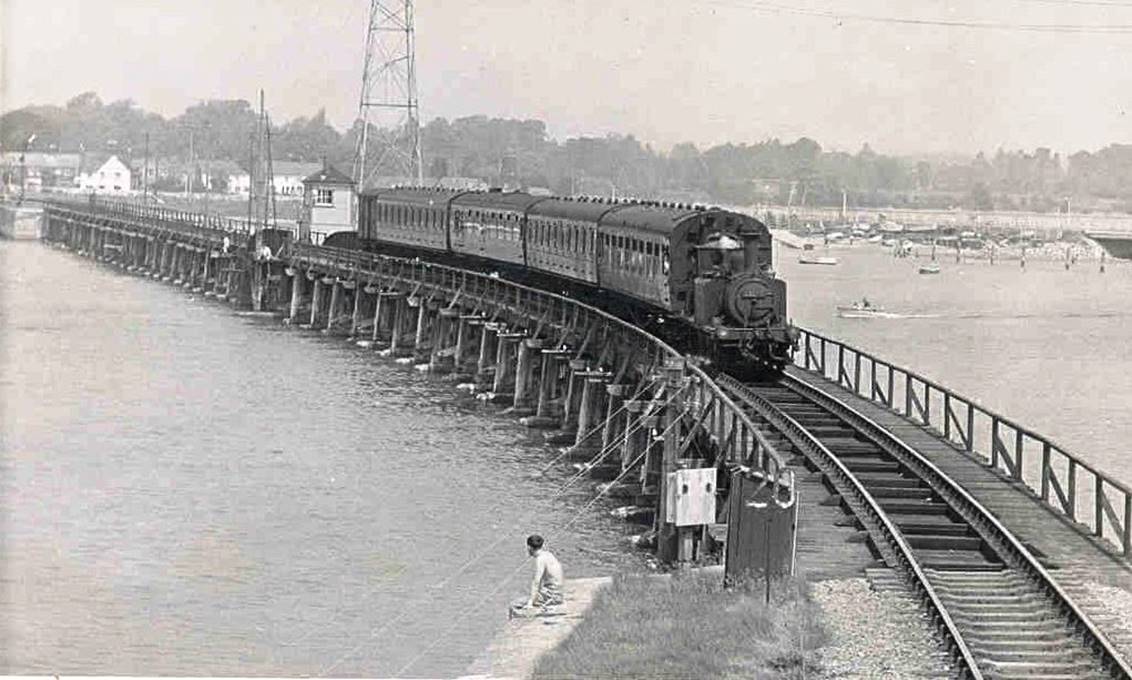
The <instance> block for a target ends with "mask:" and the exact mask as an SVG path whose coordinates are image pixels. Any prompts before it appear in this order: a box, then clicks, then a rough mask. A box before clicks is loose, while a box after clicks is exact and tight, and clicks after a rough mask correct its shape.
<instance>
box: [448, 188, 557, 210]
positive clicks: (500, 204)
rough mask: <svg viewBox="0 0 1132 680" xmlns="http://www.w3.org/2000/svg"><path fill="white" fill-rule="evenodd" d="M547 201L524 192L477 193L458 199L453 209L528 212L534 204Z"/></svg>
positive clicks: (453, 203)
mask: <svg viewBox="0 0 1132 680" xmlns="http://www.w3.org/2000/svg"><path fill="white" fill-rule="evenodd" d="M543 200H546V197H545V196H531V195H530V194H528V193H526V192H524V191H506V192H504V191H477V192H475V193H467V194H464V195H463V196H459V197H457V198H456V199H455V200H454V201H452V206H453V207H461V208H478V209H480V210H511V211H515V212H526V210H527V208H529V207H530V206H531V204H533V203H538V202H539V201H543Z"/></svg>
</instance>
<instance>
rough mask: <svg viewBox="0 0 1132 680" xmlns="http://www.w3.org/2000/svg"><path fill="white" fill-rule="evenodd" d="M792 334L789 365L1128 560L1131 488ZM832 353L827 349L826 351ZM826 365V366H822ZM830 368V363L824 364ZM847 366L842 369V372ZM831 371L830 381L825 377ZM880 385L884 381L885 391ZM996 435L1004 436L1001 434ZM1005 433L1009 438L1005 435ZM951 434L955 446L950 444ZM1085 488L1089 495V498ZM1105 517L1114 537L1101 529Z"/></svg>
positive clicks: (931, 387)
mask: <svg viewBox="0 0 1132 680" xmlns="http://www.w3.org/2000/svg"><path fill="white" fill-rule="evenodd" d="M799 330H800V331H801V333H802V346H803V349H802V351H801V352H799V353H798V354H797V355H796V356H795V361H794V365H795V366H797V367H798V368H801V369H804V370H806V371H809V372H813V373H817V374H819V375H822V376H824V377H826V378H828V379H830V380H832V381H833V382H835V383H838V384H840V385H841V386H842V387H845V388H846V389H848V390H849V391H851V392H854V393H856V394H858V395H860V396H863V397H865V398H867V399H869V400H871V401H874V402H876V403H878V404H883V405H885V406H886V407H887V408H889V409H892V410H893V411H895V412H896V413H900V414H901V415H903V416H904V417H905V418H908V419H909V420H911V421H913V422H916V423H917V424H921V425H924V426H927V427H931V428H934V429H935V430H936V431H939V432H941V433H942V434H943V437H944V439H945V440H947V441H948V442H950V443H951V444H952V445H953V446H957V447H960V448H961V449H962V450H964V451H966V452H967V453H968V454H969V455H971V456H975V457H980V458H983V459H984V460H985V461H986V462H987V464H989V465H990V466H991V467H992V468H994V469H996V470H998V471H999V472H1000V473H1001V474H1005V475H1008V476H1009V477H1011V478H1012V479H1013V480H1015V481H1019V482H1022V483H1024V484H1025V485H1026V486H1027V488H1029V489H1030V491H1031V492H1033V493H1034V494H1035V495H1036V496H1038V497H1039V498H1041V499H1042V502H1044V503H1047V504H1048V505H1049V506H1050V507H1051V508H1054V509H1055V510H1057V511H1059V512H1061V513H1062V514H1064V515H1065V516H1067V517H1069V518H1070V519H1071V520H1073V521H1074V522H1079V523H1081V524H1082V525H1084V526H1085V527H1087V528H1089V529H1090V530H1091V531H1092V533H1093V535H1094V536H1096V537H1098V538H1101V539H1108V540H1109V541H1111V542H1112V543H1115V544H1117V547H1118V548H1119V549H1120V551H1121V553H1122V555H1123V557H1124V558H1125V559H1128V558H1132V487H1130V486H1129V485H1127V484H1124V483H1122V482H1121V481H1120V480H1118V479H1115V478H1113V477H1112V476H1111V475H1108V474H1106V473H1104V472H1102V471H1101V470H1100V469H1099V468H1098V467H1097V466H1095V465H1091V464H1090V463H1088V462H1087V461H1084V460H1082V459H1081V458H1079V457H1077V456H1076V455H1074V454H1072V453H1070V451H1069V449H1068V448H1066V447H1065V446H1062V445H1061V444H1060V443H1058V442H1057V441H1055V440H1053V439H1051V438H1049V437H1046V436H1044V435H1042V434H1039V433H1038V432H1035V431H1034V430H1032V429H1030V428H1028V427H1025V426H1023V425H1021V424H1019V423H1018V422H1017V421H1015V420H1013V419H1011V418H1008V417H1006V416H1003V415H1001V414H999V413H996V412H994V411H992V410H991V409H989V408H987V407H985V406H983V405H982V404H980V403H979V402H978V401H977V400H975V399H972V398H970V397H965V396H963V395H961V394H958V393H957V392H954V391H952V390H950V389H948V388H947V387H944V386H943V385H942V384H940V383H939V382H937V381H935V380H932V379H930V378H927V377H925V376H923V375H920V374H918V373H916V372H914V371H911V370H909V369H907V368H903V367H901V366H897V365H895V364H893V363H891V362H888V361H885V360H883V359H880V358H878V357H876V356H874V355H873V354H871V353H869V352H866V351H864V350H861V349H858V348H856V347H852V346H850V345H848V344H846V343H843V342H840V341H837V340H833V339H831V338H827V337H825V336H823V335H820V334H818V333H815V332H814V331H811V330H808V329H805V328H800V329H799ZM831 349H832V350H834V351H832V352H831V351H830V350H831ZM815 350H816V351H815ZM831 355H832V356H831ZM829 359H833V361H832V362H831V361H828V360H829ZM846 360H848V362H847V361H846ZM831 363H832V364H834V365H830V364H831ZM846 363H848V364H849V365H848V366H846ZM862 369H864V370H862ZM881 369H883V373H882V370H881ZM831 371H832V373H833V375H830V372H831ZM862 373H864V374H867V377H868V379H869V381H868V383H869V384H867V385H862V384H861V383H862V378H863V377H866V375H862ZM882 378H883V379H882ZM882 383H887V389H885V385H884V384H882ZM898 386H902V391H903V400H902V401H903V405H902V406H901V404H899V403H897V401H898V400H897V399H896V391H897V388H898ZM933 396H934V397H935V399H934V400H933ZM933 401H934V403H935V404H937V406H936V408H937V409H938V410H939V411H940V414H939V419H938V420H936V421H935V422H933V415H934V414H933V411H934V410H935V409H933V408H932V404H933ZM953 404H955V405H956V406H955V408H953V407H952V405H953ZM964 415H965V416H966V417H965V420H966V424H965V426H964V424H963V423H962V420H964V418H961V416H964ZM976 418H978V419H979V420H981V421H983V422H982V423H981V424H980V427H979V428H978V429H979V431H980V432H981V433H982V435H983V436H982V437H981V438H986V439H987V440H988V441H987V442H986V444H985V445H983V446H984V448H985V450H979V448H978V447H977V445H976ZM1003 430H1006V431H1007V432H1002V431H1003ZM1000 432H1001V433H1002V434H1004V435H1006V436H1007V441H1008V440H1009V439H1013V440H1014V441H1013V449H1014V452H1013V456H1011V455H1010V454H1009V453H1008V450H1009V448H1011V447H1010V446H1009V445H1008V444H1007V443H1006V441H1004V440H1003V438H1002V437H1001V436H1000ZM1011 433H1012V434H1013V437H1010V436H1009V435H1010V434H1011ZM956 436H957V437H958V440H959V441H956ZM1027 444H1033V445H1036V446H1038V447H1040V452H1039V451H1032V450H1031V452H1030V453H1027ZM1037 457H1040V463H1039V468H1038V472H1039V475H1040V478H1039V479H1036V480H1035V479H1033V478H1032V477H1031V476H1030V475H1029V474H1027V466H1026V462H1027V461H1032V460H1034V458H1037ZM1055 462H1056V463H1059V464H1061V465H1064V467H1065V472H1064V473H1059V472H1058V470H1057V467H1059V465H1055ZM1032 465H1033V463H1032V462H1031V466H1032ZM1079 472H1080V473H1081V474H1078V473H1079ZM1078 477H1082V478H1083V479H1084V480H1088V479H1089V478H1090V477H1091V480H1092V484H1091V485H1090V484H1088V483H1087V481H1079V480H1078ZM1090 486H1091V487H1092V494H1091V497H1090V494H1089V492H1088V488H1089V487H1090ZM1108 489H1112V490H1114V491H1115V492H1116V493H1115V494H1114V495H1116V498H1115V499H1113V500H1110V499H1109V493H1108ZM1114 501H1115V505H1114ZM1079 503H1084V504H1086V505H1087V506H1088V505H1091V506H1092V508H1091V509H1092V512H1091V517H1089V516H1088V515H1089V514H1090V513H1089V508H1085V509H1084V514H1082V512H1079V511H1078V509H1077V506H1078V504H1079ZM1118 515H1122V516H1118ZM1106 518H1107V519H1108V524H1109V525H1111V527H1112V529H1113V531H1106V522H1105V519H1106ZM1090 520H1091V526H1090ZM1108 534H1115V535H1108Z"/></svg>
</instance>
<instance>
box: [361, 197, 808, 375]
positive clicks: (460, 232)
mask: <svg viewBox="0 0 1132 680" xmlns="http://www.w3.org/2000/svg"><path fill="white" fill-rule="evenodd" d="M359 202H360V205H359V212H358V215H359V223H358V237H359V240H360V243H361V244H362V247H365V248H367V249H370V250H379V251H387V252H394V253H398V254H408V255H425V256H427V255H429V254H433V255H436V256H441V255H443V256H453V257H461V258H472V259H473V260H475V261H476V262H479V263H481V264H482V265H484V266H490V267H494V268H502V269H505V270H508V271H511V272H515V273H524V274H537V275H540V276H548V277H553V278H554V279H557V280H559V281H561V282H562V283H564V284H566V285H569V286H572V287H574V289H575V290H583V291H585V292H586V293H587V297H589V296H590V294H593V295H594V296H595V297H596V296H597V295H601V296H604V298H605V299H608V300H613V301H617V302H619V303H620V306H619V307H618V311H623V310H625V309H627V306H626V305H634V306H635V307H636V308H637V309H647V310H648V314H649V316H650V319H649V323H650V324H652V323H659V324H663V323H669V326H668V327H667V331H666V333H667V334H668V336H669V337H670V338H671V337H672V333H673V332H674V331H675V329H678V328H679V329H683V330H684V331H685V332H684V334H683V336H682V338H683V339H685V340H688V342H685V343H684V344H685V349H688V350H692V351H700V352H703V353H706V354H709V355H711V356H712V357H713V358H714V359H715V360H717V361H719V362H726V363H733V362H735V361H738V360H745V359H752V358H753V359H755V360H756V361H757V362H758V364H759V365H760V366H764V367H768V368H770V369H772V370H780V369H781V367H782V366H783V365H784V364H785V363H786V362H787V361H789V358H790V353H791V351H792V349H793V345H794V342H795V335H796V334H795V331H794V329H793V328H792V327H791V326H790V324H789V323H788V321H787V316H786V285H785V283H784V282H783V281H781V280H780V279H778V278H777V277H776V276H775V274H774V271H773V268H772V266H771V263H772V259H771V258H772V242H771V236H770V232H769V231H768V230H767V228H766V226H765V225H763V224H762V223H761V222H759V221H758V220H756V219H754V218H752V217H750V216H747V215H742V214H740V213H736V212H732V211H727V210H721V209H718V208H704V207H701V206H689V205H684V204H676V203H664V202H658V201H636V200H622V201H614V200H606V199H600V198H562V197H555V196H535V195H532V194H529V193H525V192H503V191H497V190H493V191H486V192H484V191H453V190H445V189H427V188H425V189H422V188H394V189H377V190H373V191H368V192H365V193H363V194H362V195H361V197H360V199H359Z"/></svg>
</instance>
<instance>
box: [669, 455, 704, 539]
mask: <svg viewBox="0 0 1132 680" xmlns="http://www.w3.org/2000/svg"><path fill="white" fill-rule="evenodd" d="M715 482H716V469H715V468H713V467H711V468H698V469H692V470H677V471H676V472H670V473H668V498H667V503H666V512H665V515H666V516H665V521H667V522H670V523H672V524H675V525H676V526H678V527H686V526H693V525H696V524H714V523H715Z"/></svg>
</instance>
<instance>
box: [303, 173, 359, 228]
mask: <svg viewBox="0 0 1132 680" xmlns="http://www.w3.org/2000/svg"><path fill="white" fill-rule="evenodd" d="M356 203H357V202H356V200H355V196H354V180H352V179H350V178H349V177H347V176H346V175H344V174H343V173H342V172H340V171H338V170H336V169H335V168H333V167H332V166H330V165H329V164H327V165H324V166H323V167H322V169H320V170H318V171H317V172H313V173H311V174H310V175H308V176H307V177H304V178H303V213H302V217H301V219H300V221H299V239H300V240H308V239H310V238H311V236H312V234H320V235H321V237H315V239H314V240H315V241H316V242H320V241H321V238H324V237H325V236H326V235H328V234H332V233H334V232H336V231H353V230H354V229H355V228H356V225H355V224H354V211H355V210H356Z"/></svg>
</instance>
